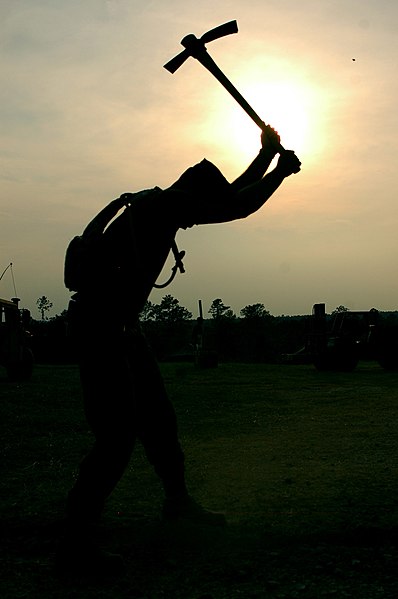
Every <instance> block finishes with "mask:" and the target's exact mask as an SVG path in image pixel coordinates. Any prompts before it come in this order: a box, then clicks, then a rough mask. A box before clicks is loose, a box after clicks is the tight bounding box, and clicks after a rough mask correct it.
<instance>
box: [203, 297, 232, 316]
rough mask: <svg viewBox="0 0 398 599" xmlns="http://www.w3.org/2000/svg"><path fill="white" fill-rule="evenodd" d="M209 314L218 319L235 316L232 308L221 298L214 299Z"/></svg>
mask: <svg viewBox="0 0 398 599" xmlns="http://www.w3.org/2000/svg"><path fill="white" fill-rule="evenodd" d="M209 314H211V317H212V318H214V320H217V321H220V320H228V319H232V318H234V316H235V315H234V313H233V311H232V310H231V308H230V307H229V306H226V305H225V304H224V303H223V301H222V300H221V299H220V298H217V299H215V300H213V301H212V303H211V306H210V308H209Z"/></svg>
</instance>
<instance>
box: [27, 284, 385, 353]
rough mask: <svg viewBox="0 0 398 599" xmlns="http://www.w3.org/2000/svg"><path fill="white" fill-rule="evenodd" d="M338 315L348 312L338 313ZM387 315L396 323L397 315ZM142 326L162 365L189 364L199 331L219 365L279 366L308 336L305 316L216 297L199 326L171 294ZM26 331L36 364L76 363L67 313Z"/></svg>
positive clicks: (146, 314)
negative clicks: (241, 305)
mask: <svg viewBox="0 0 398 599" xmlns="http://www.w3.org/2000/svg"><path fill="white" fill-rule="evenodd" d="M341 310H346V308H344V306H339V307H338V308H336V311H341ZM391 314H392V316H391V318H394V320H395V319H396V318H397V313H391ZM104 318H112V310H111V309H109V310H105V311H104ZM140 322H141V326H142V329H143V331H144V333H145V335H146V337H147V338H148V341H149V343H150V344H151V346H152V348H153V350H154V352H155V354H156V356H157V358H158V359H159V360H160V361H167V360H175V361H177V360H193V354H194V347H195V345H196V344H197V343H198V339H197V335H198V328H200V343H201V346H202V349H203V351H205V352H213V353H216V354H217V357H218V360H219V361H243V362H244V361H246V362H277V361H279V360H280V359H281V356H282V355H283V354H285V353H292V352H296V351H298V350H299V349H300V348H301V347H303V346H304V345H305V341H306V337H307V334H308V332H309V316H273V315H271V314H270V312H269V311H268V310H267V309H266V308H265V306H264V305H263V304H262V303H256V304H251V305H248V306H245V307H244V308H242V309H241V311H240V313H239V316H237V315H235V314H234V312H233V310H231V308H230V307H229V306H227V305H225V304H224V302H223V301H222V300H221V299H220V298H217V299H215V300H213V302H212V303H211V306H210V308H209V310H208V312H207V314H204V315H203V321H202V320H201V319H196V318H194V317H193V315H192V313H191V312H189V310H187V309H186V308H185V307H183V306H181V305H180V303H179V301H178V299H176V298H174V297H173V296H171V295H166V296H164V297H163V298H162V300H161V302H160V303H159V304H154V303H152V302H147V304H146V305H145V308H144V310H143V311H142V313H141V315H140ZM98 326H99V327H101V323H100V322H99V323H98ZM30 332H31V334H32V349H33V352H34V355H35V359H36V362H38V363H73V362H74V361H75V354H74V348H73V346H72V344H71V342H70V339H69V338H68V335H67V312H66V311H64V312H62V313H61V314H59V315H57V316H55V317H53V318H49V319H42V320H32V321H31V326H30Z"/></svg>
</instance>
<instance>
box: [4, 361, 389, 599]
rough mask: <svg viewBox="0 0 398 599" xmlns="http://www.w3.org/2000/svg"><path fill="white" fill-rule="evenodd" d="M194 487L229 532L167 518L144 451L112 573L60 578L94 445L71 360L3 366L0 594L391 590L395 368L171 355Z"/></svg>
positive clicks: (121, 504) (169, 376)
mask: <svg viewBox="0 0 398 599" xmlns="http://www.w3.org/2000/svg"><path fill="white" fill-rule="evenodd" d="M162 369H163V372H164V376H165V380H166V384H167V387H168V389H169V392H170V396H171V398H172V400H173V403H174V405H175V408H176V411H177V414H178V418H179V427H180V438H181V441H182V444H183V446H184V449H185V453H186V463H187V478H188V483H189V487H190V490H191V492H192V494H193V495H194V496H195V497H196V498H197V499H198V500H199V501H200V502H201V503H202V504H203V505H205V506H207V507H209V508H212V509H216V510H221V511H223V512H224V513H225V514H226V516H227V520H228V527H227V528H226V529H225V530H204V529H197V528H195V527H193V526H191V527H189V528H187V527H182V526H177V525H173V526H172V525H164V524H162V523H161V522H160V520H159V508H160V506H161V502H162V492H161V487H160V484H159V481H158V479H157V478H156V476H155V475H154V473H153V472H152V470H151V468H150V466H149V465H148V463H147V461H146V459H145V457H144V455H143V451H142V448H141V447H140V446H137V449H136V451H135V454H134V456H133V459H132V461H131V464H130V467H129V469H128V471H127V472H126V474H125V476H124V478H123V480H122V481H121V483H120V485H119V486H118V488H117V489H116V491H115V492H114V494H113V496H112V497H111V499H110V500H109V503H108V506H107V510H106V513H105V515H104V534H105V535H106V536H107V544H108V547H110V548H111V549H114V550H116V551H118V552H121V553H122V554H123V555H124V557H125V561H126V564H127V573H126V575H125V576H124V577H122V578H121V579H119V580H109V581H101V582H99V581H93V580H91V581H89V580H68V581H66V580H59V579H58V578H57V577H56V576H55V575H54V572H53V558H54V551H55V547H56V541H57V537H58V532H59V522H60V520H61V519H62V516H63V504H64V499H65V495H66V493H67V491H68V489H69V488H70V486H71V484H72V481H73V477H74V475H75V474H76V467H77V465H78V463H79V461H80V459H81V458H82V457H83V455H84V454H85V452H86V451H87V450H88V448H89V447H90V445H91V440H92V438H91V434H90V432H89V430H88V427H87V425H86V423H85V421H84V418H83V415H82V410H81V395H80V387H79V380H78V373H77V370H76V368H75V367H74V366H37V367H36V369H35V373H34V376H33V378H32V380H31V381H29V382H27V383H10V382H8V381H7V379H6V378H5V373H3V372H2V371H0V409H1V426H2V438H3V443H2V466H3V470H2V475H1V479H0V484H1V526H2V538H3V541H2V547H1V556H0V557H1V570H2V571H1V576H0V585H1V586H0V596H1V597H2V598H3V599H18V598H21V599H22V598H29V599H36V598H39V597H40V598H41V597H45V598H47V597H54V598H64V597H65V598H66V597H68V598H75V599H94V598H98V599H105V598H107V599H108V598H109V599H139V598H142V599H172V598H173V599H174V598H175V599H235V598H244V599H253V598H256V599H259V598H268V597H272V598H279V599H283V598H288V599H291V598H294V597H300V598H301V597H303V598H322V597H335V598H338V599H340V598H344V597H353V598H355V599H379V598H387V597H388V598H390V597H391V599H393V598H394V599H396V597H398V574H397V573H396V572H397V565H398V564H397V558H398V548H397V540H398V494H397V486H398V485H397V482H398V481H397V464H398V427H397V420H398V373H391V372H385V371H383V370H382V369H381V368H380V367H379V366H378V365H377V364H374V363H367V362H364V363H361V364H360V365H359V367H358V368H357V370H355V371H354V372H352V373H337V374H334V373H319V372H317V371H315V370H314V369H313V368H311V367H310V366H286V365H253V364H221V365H220V366H219V367H218V368H217V369H214V370H198V369H195V368H194V367H193V366H192V365H190V364H167V365H162Z"/></svg>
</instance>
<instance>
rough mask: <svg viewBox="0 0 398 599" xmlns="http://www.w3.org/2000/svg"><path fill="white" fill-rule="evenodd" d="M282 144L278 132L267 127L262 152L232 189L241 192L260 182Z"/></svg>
mask: <svg viewBox="0 0 398 599" xmlns="http://www.w3.org/2000/svg"><path fill="white" fill-rule="evenodd" d="M279 143H280V137H279V134H278V132H277V131H275V129H273V128H272V127H270V126H269V125H267V127H266V128H265V129H264V130H263V132H262V133H261V150H260V152H259V153H258V155H257V156H256V158H255V159H254V160H253V162H252V163H251V164H250V165H249V167H248V168H247V169H246V170H245V172H244V173H243V174H242V175H240V176H239V177H238V178H237V179H235V181H233V183H231V188H232V190H233V191H239V190H240V189H243V188H244V187H247V186H248V185H250V184H251V183H255V182H256V181H259V180H260V179H261V178H262V177H263V176H264V174H265V173H266V172H267V170H268V167H269V165H270V164H271V162H272V160H273V159H274V157H275V156H276V154H277V150H276V147H277V146H278V145H279Z"/></svg>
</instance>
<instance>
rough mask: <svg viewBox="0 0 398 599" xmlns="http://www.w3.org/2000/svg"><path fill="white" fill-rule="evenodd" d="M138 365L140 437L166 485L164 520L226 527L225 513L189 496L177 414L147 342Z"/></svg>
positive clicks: (140, 352)
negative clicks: (216, 510)
mask: <svg viewBox="0 0 398 599" xmlns="http://www.w3.org/2000/svg"><path fill="white" fill-rule="evenodd" d="M137 361H138V363H137ZM136 366H137V368H136V369H135V376H134V384H135V390H136V395H137V397H139V401H138V402H137V411H138V423H139V424H138V436H139V438H140V440H141V442H142V444H143V446H144V449H145V452H146V455H147V457H148V460H149V461H150V463H151V464H152V465H153V466H154V468H155V471H156V473H157V474H158V476H159V477H160V479H161V480H162V483H163V487H164V491H165V502H164V505H163V517H164V518H166V519H168V520H174V519H179V518H184V519H188V520H191V521H195V522H197V523H201V524H211V525H217V526H220V525H225V517H224V516H223V515H222V514H219V513H214V512H209V511H207V510H204V509H203V508H202V507H201V506H199V505H198V504H197V503H196V502H195V501H194V500H193V499H192V497H191V496H190V495H189V493H188V490H187V487H186V484H185V471H184V454H183V451H182V449H181V446H180V443H179V440H178V430H177V419H176V415H175V412H174V408H173V405H172V403H171V401H170V400H169V397H168V395H167V392H166V389H165V386H164V382H163V378H162V376H161V373H160V370H159V367H158V364H157V362H156V360H155V358H154V356H153V354H152V352H151V351H150V350H149V348H148V347H147V345H146V342H145V340H144V339H142V340H141V347H140V351H139V352H138V356H137V359H136Z"/></svg>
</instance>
